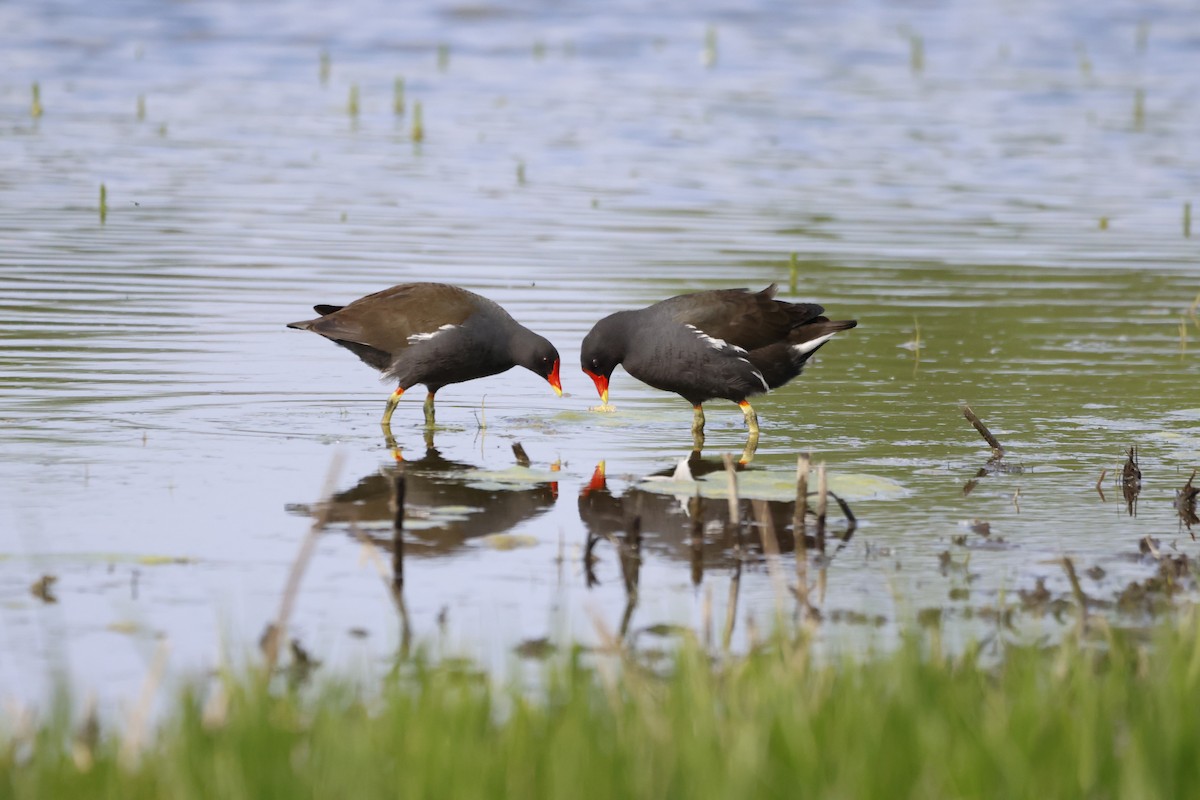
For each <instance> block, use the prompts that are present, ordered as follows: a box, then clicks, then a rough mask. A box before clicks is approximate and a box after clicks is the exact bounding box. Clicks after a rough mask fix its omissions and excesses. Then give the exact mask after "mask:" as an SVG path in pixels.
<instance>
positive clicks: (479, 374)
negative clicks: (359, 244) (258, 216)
mask: <svg viewBox="0 0 1200 800" xmlns="http://www.w3.org/2000/svg"><path fill="white" fill-rule="evenodd" d="M313 310H314V311H316V312H317V313H318V314H320V315H321V316H319V317H317V318H316V319H310V320H305V321H303V322H292V323H289V324H288V327H289V328H299V329H300V330H304V331H312V332H314V333H319V334H321V335H322V336H324V337H325V338H326V339H329V340H330V341H332V342H333V343H334V344H338V345H341V346H342V347H344V348H346V349H347V350H349V351H350V352H352V353H354V354H355V355H356V356H358V357H359V358H360V359H362V361H363V363H365V364H368V365H370V366H372V367H374V368H375V369H377V370H379V371H380V372H382V373H383V374H384V377H387V378H392V379H394V380H395V381H397V382H398V383H399V384H400V385H399V387H397V389H396V391H395V392H393V393H392V396H391V397H390V398H388V402H387V407H386V408H385V409H384V411H383V421H382V424H383V426H384V427H385V428H387V427H389V425H390V423H391V419H392V412H393V411H394V410H395V409H396V404H397V403H398V402H400V396H401V395H403V394H404V392H405V391H406V390H408V389H409V388H410V387H412V386H415V385H417V384H418V383H423V384H425V386H426V387H427V388H428V389H429V395H428V396H427V397H426V398H425V422H426V424H427V425H432V424H433V422H434V414H433V396H434V395H435V394H436V393H437V391H438V389H441V388H442V387H443V386H446V385H447V384H451V383H461V382H462V381H469V380H473V379H475V378H484V377H487V376H488V375H496V374H497V373H500V372H505V371H506V370H509V369H512V368H513V367H516V366H521V367H525V368H526V369H528V370H530V371H532V372H535V373H537V374H538V375H541V376H542V377H543V378H545V379H546V380H547V381H549V382H550V385H551V386H552V387H554V391H555V392H556V393H557V394H558V395H559V396H560V397H561V396H562V384H561V383H560V382H559V378H558V361H559V359H558V351H557V350H555V349H554V345H552V344H550V342H548V341H546V339H545V338H543V337H541V336H538V335H537V334H536V333H534V332H533V331H531V330H529V329H528V328H526V327H524V326H522V325H521V324H519V323H518V322H517V321H516V320H514V319H513V318H512V317H510V316H509V315H508V312H507V311H505V310H504V309H503V308H501V307H500V306H499V305H497V304H496V303H494V302H492V301H491V300H488V299H487V298H486V297H481V296H479V295H477V294H475V293H473V292H468V291H467V290H466V289H460V288H458V287H457V286H448V285H446V284H444V283H402V284H400V285H399V286H393V287H392V288H390V289H384V290H383V291H381V292H376V293H375V294H369V295H367V296H366V297H360V298H359V299H358V300H355V301H354V302H353V303H351V304H350V305H347V306H327V305H319V306H313Z"/></svg>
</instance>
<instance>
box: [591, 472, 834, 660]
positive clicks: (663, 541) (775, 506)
mask: <svg viewBox="0 0 1200 800" xmlns="http://www.w3.org/2000/svg"><path fill="white" fill-rule="evenodd" d="M724 469H726V466H725V463H724V461H722V460H718V459H704V458H702V457H700V455H699V454H698V453H695V452H693V453H692V454H691V456H690V457H688V458H687V459H686V460H683V461H681V463H680V465H679V466H678V467H676V468H674V469H667V470H663V471H661V472H658V473H655V474H654V475H651V476H649V477H648V478H646V479H645V480H643V481H642V482H641V483H640V484H633V485H630V486H629V487H627V488H626V489H625V491H624V492H623V493H621V494H620V495H617V494H614V493H613V491H612V490H611V489H610V488H609V486H608V480H607V475H606V466H605V463H604V462H600V464H599V465H597V467H596V470H595V472H594V473H593V475H592V478H591V480H590V481H589V482H588V483H587V484H586V485H585V486H584V487H583V489H582V491H581V492H580V494H579V518H580V520H581V521H582V522H583V524H584V527H585V528H586V529H587V545H586V549H585V557H584V565H585V568H586V572H587V581H588V586H589V588H590V587H592V586H595V585H597V584H598V583H599V581H598V579H597V577H596V574H595V569H594V567H595V564H596V561H597V555H596V549H597V547H598V545H599V544H600V543H601V542H602V541H603V542H608V543H609V544H610V545H612V547H613V548H614V549H615V551H616V553H617V557H618V561H619V564H620V569H621V577H622V581H623V583H624V585H625V591H626V606H625V610H624V612H623V614H622V619H621V626H620V631H619V632H620V637H621V639H625V638H626V636H627V634H628V631H629V624H630V620H631V618H632V616H633V612H634V610H635V608H636V606H637V599H638V593H637V590H638V577H639V571H640V567H641V564H642V559H643V557H644V556H645V555H648V554H655V555H659V556H662V557H663V558H666V559H670V560H675V561H686V562H687V563H688V564H689V565H690V568H691V579H692V583H693V585H695V586H699V585H700V584H701V583H702V582H703V579H704V572H705V570H706V569H707V570H713V569H729V570H731V575H732V577H733V580H734V582H735V583H734V586H735V587H736V584H737V582H738V581H739V579H740V576H741V569H742V565H743V563H744V562H746V561H758V560H762V559H765V558H766V557H768V556H772V555H775V554H781V553H793V552H795V551H796V545H797V537H796V535H795V532H794V528H795V526H796V524H797V523H796V519H795V517H796V510H797V509H796V502H795V501H788V502H782V501H776V500H762V499H750V498H739V500H738V511H737V517H738V518H737V520H735V521H734V523H735V524H731V518H730V512H731V503H730V502H729V499H728V498H724V497H722V498H713V497H701V496H700V495H699V493H698V491H699V490H698V487H697V490H696V491H695V492H693V493H691V494H687V495H672V494H667V493H664V492H662V491H657V490H648V489H647V488H645V486H646V485H647V484H648V483H651V482H652V481H653V480H655V479H674V480H675V481H676V482H681V483H682V482H685V481H687V480H688V479H694V478H700V477H703V476H704V475H706V474H708V473H711V472H714V471H717V470H724ZM736 469H737V470H738V471H739V472H740V471H742V470H744V469H745V464H744V463H739V464H737V466H736ZM835 500H836V502H838V504H839V505H840V506H841V508H842V511H843V512H844V513H845V515H846V519H847V522H848V527H847V528H846V530H845V531H844V532H843V533H842V534H841V535H840V536H839V537H838V538H839V544H838V546H837V549H836V550H835V551H834V553H833V554H827V553H826V542H825V534H824V528H823V527H820V528H818V527H815V526H812V525H811V523H808V524H805V522H803V521H802V522H801V523H800V526H801V535H800V537H799V543H800V553H799V554H797V557H796V564H797V574H798V576H799V575H801V574H802V573H806V572H807V567H808V561H809V553H812V554H813V562H814V564H815V565H816V566H817V567H818V568H820V569H821V570H822V573H821V578H822V579H821V582H820V583H819V584H818V586H819V588H821V589H822V592H821V594H822V595H823V586H824V583H823V578H824V567H826V566H828V564H829V562H830V560H831V559H832V557H833V555H835V554H836V552H837V551H840V550H841V549H842V548H843V547H844V546H845V545H846V543H847V542H848V541H849V540H850V537H851V536H852V535H853V533H854V529H855V524H856V523H855V520H854V516H853V514H852V513H851V512H850V509H849V507H848V506H846V505H845V504H844V503H843V502H842V501H841V500H840V499H838V498H836V497H835ZM808 505H810V504H807V503H806V506H805V507H803V508H801V517H802V519H804V518H805V517H806V516H807V515H811V514H812V513H813V511H814V509H809V508H807V506H808ZM809 530H811V531H812V533H809V532H808V531H809ZM800 584H801V585H800V587H798V590H797V595H798V596H800V597H801V600H802V602H803V603H804V604H805V607H806V608H809V606H808V599H807V594H808V587H807V585H806V580H805V579H804V578H802V579H801V581H800ZM735 591H736V588H735ZM731 599H732V598H731Z"/></svg>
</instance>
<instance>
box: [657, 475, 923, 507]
mask: <svg viewBox="0 0 1200 800" xmlns="http://www.w3.org/2000/svg"><path fill="white" fill-rule="evenodd" d="M638 488H639V489H642V490H643V491H647V492H653V493H655V494H669V495H680V496H688V497H691V496H694V495H699V496H701V497H706V498H727V497H729V488H730V487H729V478H728V476H727V475H726V474H725V473H724V472H721V471H717V472H710V473H708V474H707V475H703V476H701V477H699V478H696V479H694V480H693V479H691V478H689V477H671V478H667V477H662V478H657V477H656V478H653V479H647V480H643V481H642V482H641V483H639V484H638ZM829 491H831V492H834V493H835V494H838V495H840V496H841V497H843V498H844V499H846V500H848V501H849V500H896V499H899V498H902V497H906V496H907V495H908V493H909V492H908V490H907V489H906V488H904V486H902V485H901V484H899V483H897V482H896V481H894V480H892V479H890V478H884V477H881V476H879V475H870V474H867V473H831V474H830V475H829ZM737 494H738V497H741V498H743V499H751V500H774V501H777V502H788V501H790V500H795V499H796V475H795V473H794V472H769V471H767V470H757V469H748V470H745V471H742V472H739V473H737Z"/></svg>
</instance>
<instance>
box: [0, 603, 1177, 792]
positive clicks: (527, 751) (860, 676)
mask: <svg viewBox="0 0 1200 800" xmlns="http://www.w3.org/2000/svg"><path fill="white" fill-rule="evenodd" d="M1098 625H1099V627H1092V628H1091V631H1092V635H1090V636H1074V635H1070V636H1068V638H1067V640H1066V641H1065V642H1064V643H1063V644H1061V645H1057V646H1053V647H1049V648H1047V647H1044V646H1018V645H1012V644H1009V645H1005V646H1004V649H1003V651H1002V652H1001V653H1000V654H999V655H996V654H992V653H989V652H985V651H983V650H980V649H974V648H968V649H967V650H966V651H965V652H964V653H962V654H959V655H949V654H947V653H945V652H943V651H941V650H940V649H939V648H938V646H937V639H936V637H933V636H931V635H925V636H922V635H920V634H913V635H911V636H908V637H906V638H904V639H903V641H902V643H901V644H900V645H899V647H898V648H897V649H896V650H894V651H893V652H890V653H874V654H871V655H869V656H867V657H860V658H858V659H851V658H848V657H847V658H836V657H832V656H828V655H826V656H818V654H817V651H816V648H814V647H813V646H812V645H811V644H810V643H809V641H808V640H807V639H805V638H804V637H803V636H801V637H799V638H793V637H791V636H782V635H777V636H775V637H772V638H768V639H767V641H765V642H764V643H763V644H761V645H760V646H759V647H758V648H757V649H756V650H754V651H753V652H752V653H750V654H749V655H747V656H743V657H726V658H723V659H719V660H717V661H715V662H714V660H713V657H712V654H711V652H710V651H708V650H706V649H705V648H704V647H703V646H702V645H701V644H700V643H698V642H696V641H695V640H691V639H688V640H685V641H684V642H683V643H682V644H681V646H680V647H679V648H678V650H677V651H676V653H675V655H674V657H673V660H672V661H671V662H670V664H669V666H668V668H667V669H666V670H665V671H656V670H651V669H649V668H647V667H645V666H644V665H641V664H639V663H638V662H637V661H636V659H635V658H634V657H633V656H631V655H630V654H629V653H628V652H624V651H621V652H619V653H610V654H609V655H608V656H606V657H604V658H606V659H607V660H608V668H605V669H598V668H597V667H594V666H591V664H592V663H593V659H592V658H591V657H590V656H587V655H586V654H585V653H584V652H583V651H581V650H578V649H574V650H571V651H569V652H568V654H567V655H565V656H563V657H562V658H561V659H560V660H558V661H557V662H554V663H551V664H549V665H539V666H535V667H531V668H530V669H531V670H534V671H536V673H537V674H536V680H530V678H532V677H534V676H531V675H525V676H518V677H517V678H515V679H514V681H513V683H512V684H511V685H507V686H496V685H494V684H492V683H489V682H487V681H486V680H481V679H480V678H479V676H478V674H477V673H476V672H474V671H471V670H464V669H463V667H462V666H461V665H455V664H444V665H439V664H436V663H433V662H431V661H429V660H427V659H424V658H420V657H418V658H415V659H413V660H410V661H406V662H404V663H402V664H401V665H400V667H399V669H397V670H396V671H395V672H394V674H393V675H392V677H391V678H389V679H387V680H386V682H385V683H384V685H383V686H382V687H379V686H371V687H370V688H367V687H366V686H365V685H364V684H361V683H360V684H355V683H352V682H349V681H346V680H338V679H334V678H326V679H325V680H324V681H323V682H321V683H320V685H319V686H316V687H307V688H303V689H298V688H295V687H291V688H288V687H287V686H283V685H280V686H277V687H275V688H269V687H268V685H267V684H266V683H264V682H262V681H258V680H254V679H253V677H248V678H230V677H228V676H224V677H222V678H220V679H218V680H217V681H215V682H214V683H213V684H212V685H207V686H206V685H202V684H193V685H191V686H190V687H188V688H186V689H185V690H184V691H183V692H182V693H181V694H179V695H178V696H176V697H175V698H174V699H173V700H172V701H171V702H170V704H169V708H168V710H167V711H166V712H165V715H164V716H163V717H162V719H161V722H160V724H159V729H158V730H157V732H156V734H155V735H153V736H147V737H144V738H143V739H142V741H143V745H142V747H141V748H140V749H139V750H138V752H137V753H136V756H137V757H136V758H131V759H128V760H125V761H122V759H121V757H120V753H121V748H122V745H123V742H124V738H125V736H126V734H125V732H124V731H122V730H120V729H119V728H114V727H111V726H108V727H106V726H105V725H103V724H100V725H99V728H98V729H95V728H93V729H92V730H91V731H90V733H89V735H88V736H86V737H80V736H78V735H77V731H75V730H74V729H73V727H74V726H75V723H73V722H72V719H71V718H72V714H71V709H70V708H69V707H67V706H66V705H65V704H63V703H60V704H59V706H58V710H57V711H55V712H54V713H52V714H51V715H50V716H48V717H47V718H46V719H45V720H43V721H41V722H37V723H35V724H32V725H30V724H28V723H26V724H16V723H9V722H8V721H7V720H8V719H10V718H6V721H4V722H0V726H2V732H0V786H3V787H5V789H6V796H8V797H12V798H15V799H16V800H26V798H30V799H32V798H43V797H121V798H129V799H130V800H138V799H139V798H151V797H166V796H169V797H211V796H220V797H222V798H228V799H229V800H240V799H241V798H246V799H247V800H249V798H259V797H355V798H374V797H381V798H382V797H389V798H390V797H422V796H424V797H428V796H437V797H445V798H457V797H501V796H504V797H580V798H609V797H611V798H629V797H645V798H660V797H688V798H710V797H711V798H729V797H781V798H783V797H787V798H791V797H796V796H798V795H812V796H819V797H856V798H873V797H881V798H883V797H886V798H893V797H957V798H972V797H1035V796H1036V797H1181V796H1185V795H1190V793H1191V792H1192V791H1194V788H1195V787H1196V786H1197V785H1200V759H1197V758H1196V757H1195V754H1196V752H1197V751H1198V750H1200V726H1197V725H1195V724H1194V721H1193V720H1192V718H1191V714H1190V713H1189V712H1188V710H1189V709H1190V708H1191V707H1192V706H1193V705H1194V702H1193V701H1194V700H1195V698H1196V697H1197V693H1198V692H1200V667H1198V665H1200V635H1198V630H1197V623H1196V620H1195V617H1194V615H1193V614H1190V613H1188V614H1185V615H1184V620H1183V621H1182V622H1179V623H1172V624H1171V625H1169V626H1164V627H1163V628H1162V629H1161V630H1160V631H1159V633H1158V635H1157V636H1156V637H1155V638H1154V640H1153V641H1150V642H1147V641H1145V640H1144V639H1142V638H1141V637H1139V636H1138V635H1137V634H1131V633H1127V632H1124V631H1121V630H1117V629H1110V628H1106V627H1103V625H1102V623H1098ZM614 660H615V663H614ZM613 667H615V669H614V668H613ZM518 684H522V685H524V686H525V687H526V688H518ZM531 685H533V686H536V687H537V688H535V689H529V688H528V687H529V686H531ZM73 743H74V744H73ZM73 747H75V748H76V750H78V749H79V748H81V747H82V748H86V752H84V753H82V755H86V757H81V758H73V757H72V748H73ZM76 755H80V753H78V752H77V753H76Z"/></svg>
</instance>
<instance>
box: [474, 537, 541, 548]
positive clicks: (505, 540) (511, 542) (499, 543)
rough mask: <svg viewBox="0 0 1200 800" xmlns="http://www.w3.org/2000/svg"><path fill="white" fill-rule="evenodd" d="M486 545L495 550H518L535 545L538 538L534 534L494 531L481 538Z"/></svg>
mask: <svg viewBox="0 0 1200 800" xmlns="http://www.w3.org/2000/svg"><path fill="white" fill-rule="evenodd" d="M480 541H482V542H483V543H484V544H485V545H486V546H488V547H490V548H492V549H493V550H516V549H518V548H521V547H533V546H535V545H536V544H537V543H538V540H537V539H536V538H534V537H533V536H529V535H526V534H515V533H493V534H492V535H491V536H484V537H483V539H481V540H480Z"/></svg>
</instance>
